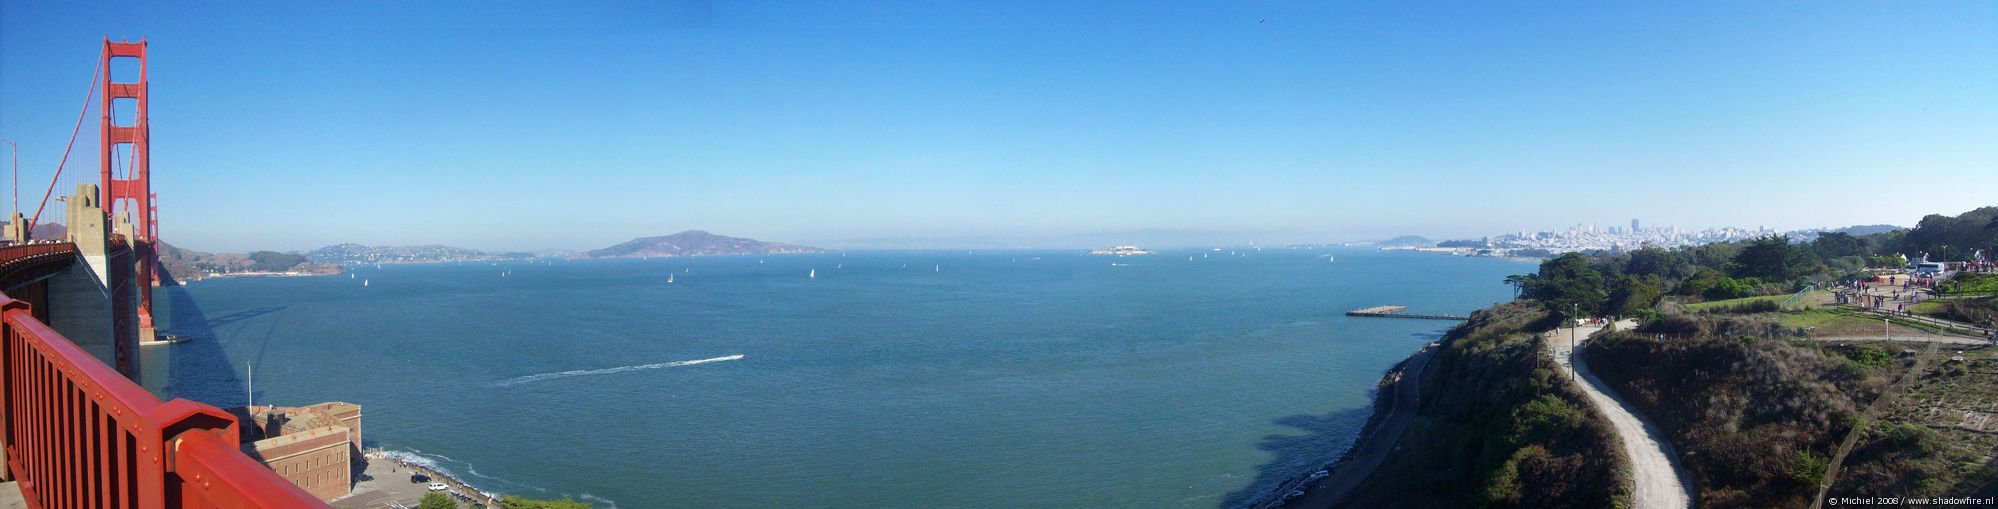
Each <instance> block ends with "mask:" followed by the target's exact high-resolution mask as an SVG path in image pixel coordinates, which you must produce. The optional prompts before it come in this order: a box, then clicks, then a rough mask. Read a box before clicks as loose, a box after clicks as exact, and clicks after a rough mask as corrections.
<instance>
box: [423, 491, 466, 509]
mask: <svg viewBox="0 0 1998 509" xmlns="http://www.w3.org/2000/svg"><path fill="white" fill-rule="evenodd" d="M416 509H458V502H457V501H455V500H451V497H450V496H449V495H445V494H444V492H441V491H432V492H430V493H425V494H423V500H421V501H418V502H417V503H416Z"/></svg>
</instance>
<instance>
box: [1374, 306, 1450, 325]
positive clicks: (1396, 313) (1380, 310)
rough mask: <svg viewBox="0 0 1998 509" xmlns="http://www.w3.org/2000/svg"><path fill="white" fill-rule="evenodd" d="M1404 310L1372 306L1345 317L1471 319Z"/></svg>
mask: <svg viewBox="0 0 1998 509" xmlns="http://www.w3.org/2000/svg"><path fill="white" fill-rule="evenodd" d="M1405 309H1408V306H1374V307H1370V308H1361V309H1355V310H1352V311H1347V312H1346V316H1371V317H1377V318H1418V319H1423V320H1457V321H1463V320H1469V319H1471V317H1468V316H1463V315H1437V314H1425V313H1404V312H1402V310H1405Z"/></svg>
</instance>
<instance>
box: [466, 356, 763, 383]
mask: <svg viewBox="0 0 1998 509" xmlns="http://www.w3.org/2000/svg"><path fill="white" fill-rule="evenodd" d="M741 358H742V354H735V355H728V356H722V357H715V358H711V359H695V360H691V361H675V362H661V363H656V364H634V365H630V366H618V367H615V368H603V369H578V370H570V371H556V372H552V373H539V374H533V375H527V376H520V377H514V378H508V379H506V380H501V381H498V382H494V383H493V387H511V386H515V385H520V384H524V383H530V382H541V381H547V380H554V379H557V378H569V377H577V376H593V375H608V374H611V373H623V372H626V371H642V370H648V369H659V368H677V367H680V366H692V365H695V364H707V363H710V362H723V361H732V360H738V359H741Z"/></svg>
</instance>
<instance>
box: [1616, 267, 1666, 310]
mask: <svg viewBox="0 0 1998 509" xmlns="http://www.w3.org/2000/svg"><path fill="white" fill-rule="evenodd" d="M1664 287H1665V281H1664V279H1663V278H1660V277H1658V275H1657V274H1647V275H1645V276H1643V277H1637V276H1631V275H1624V276H1622V277H1619V278H1617V279H1616V282H1615V283H1613V284H1611V285H1610V292H1609V299H1608V301H1607V302H1605V304H1604V306H1603V314H1605V315H1610V316H1633V315H1636V314H1637V312H1638V311H1640V310H1645V309H1651V306H1652V305H1654V304H1657V303H1658V297H1659V296H1660V295H1662V294H1663V293H1664V291H1663V290H1662V288H1664Z"/></svg>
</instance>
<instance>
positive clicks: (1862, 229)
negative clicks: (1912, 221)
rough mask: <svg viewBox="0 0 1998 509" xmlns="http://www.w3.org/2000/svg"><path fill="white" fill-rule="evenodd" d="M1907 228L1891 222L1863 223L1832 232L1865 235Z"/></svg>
mask: <svg viewBox="0 0 1998 509" xmlns="http://www.w3.org/2000/svg"><path fill="white" fill-rule="evenodd" d="M1906 229H1907V228H1903V227H1900V226H1894V225H1891V224H1862V225H1854V226H1847V227H1844V228H1839V229H1837V230H1832V232H1833V233H1843V234H1846V235H1852V236H1864V235H1873V234H1876V233H1887V232H1898V231H1901V230H1906Z"/></svg>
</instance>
